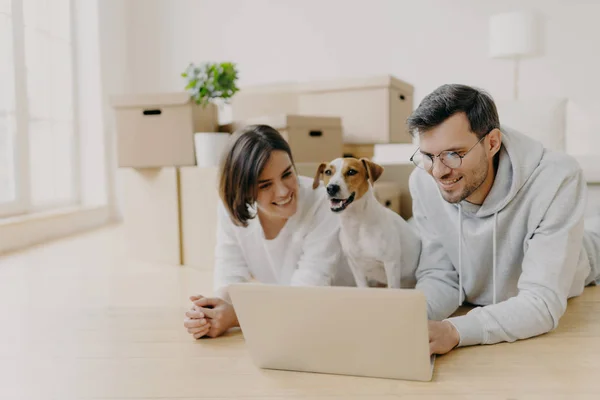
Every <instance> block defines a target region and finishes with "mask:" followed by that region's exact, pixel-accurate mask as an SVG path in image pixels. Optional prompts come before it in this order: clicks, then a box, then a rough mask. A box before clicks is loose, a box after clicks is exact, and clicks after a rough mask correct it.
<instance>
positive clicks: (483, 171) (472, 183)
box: [440, 155, 490, 203]
mask: <svg viewBox="0 0 600 400" xmlns="http://www.w3.org/2000/svg"><path fill="white" fill-rule="evenodd" d="M489 169H490V166H489V164H488V160H487V158H486V157H485V155H482V157H481V159H480V162H479V166H478V167H477V168H475V169H474V170H473V172H472V174H471V175H470V176H467V175H463V179H462V180H463V181H465V182H466V186H465V188H464V189H463V190H462V191H461V192H460V193H456V194H455V193H447V192H444V191H443V190H442V189H441V188H440V192H441V194H442V197H443V198H444V200H446V201H447V202H448V203H460V202H461V201H463V200H464V199H466V198H467V197H469V196H471V195H472V194H473V193H475V191H476V190H477V189H479V188H480V187H481V185H482V184H483V182H485V178H486V177H487V175H488V172H489Z"/></svg>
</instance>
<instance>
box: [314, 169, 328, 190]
mask: <svg viewBox="0 0 600 400" xmlns="http://www.w3.org/2000/svg"><path fill="white" fill-rule="evenodd" d="M326 166H327V164H325V163H321V165H319V168H317V172H316V173H315V179H314V180H313V190H314V189H316V188H318V187H319V181H320V180H321V177H322V176H323V171H325V167H326Z"/></svg>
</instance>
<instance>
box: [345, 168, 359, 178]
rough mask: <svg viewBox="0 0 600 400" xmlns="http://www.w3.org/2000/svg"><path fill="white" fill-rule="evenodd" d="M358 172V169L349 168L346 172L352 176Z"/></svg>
mask: <svg viewBox="0 0 600 400" xmlns="http://www.w3.org/2000/svg"><path fill="white" fill-rule="evenodd" d="M357 173H358V171H356V170H355V169H349V170H348V172H346V175H348V176H352V175H356V174H357Z"/></svg>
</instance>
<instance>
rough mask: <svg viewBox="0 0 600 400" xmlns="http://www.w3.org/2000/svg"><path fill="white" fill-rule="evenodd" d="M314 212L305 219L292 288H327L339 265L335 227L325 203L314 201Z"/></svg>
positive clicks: (339, 253)
mask: <svg viewBox="0 0 600 400" xmlns="http://www.w3.org/2000/svg"><path fill="white" fill-rule="evenodd" d="M316 204H317V209H316V211H315V212H314V213H311V214H310V216H309V217H308V218H307V221H306V223H307V224H308V225H307V226H306V232H308V233H307V234H306V236H304V238H303V242H302V249H301V252H302V253H301V255H300V258H299V261H298V265H297V268H296V270H295V271H294V274H293V275H292V277H291V285H292V286H328V285H331V284H332V280H333V277H334V274H335V271H336V268H337V266H338V263H339V261H340V257H341V245H340V242H339V223H338V220H337V216H336V215H335V214H334V213H332V212H331V210H329V205H328V202H327V201H325V200H322V199H319V200H317V202H316Z"/></svg>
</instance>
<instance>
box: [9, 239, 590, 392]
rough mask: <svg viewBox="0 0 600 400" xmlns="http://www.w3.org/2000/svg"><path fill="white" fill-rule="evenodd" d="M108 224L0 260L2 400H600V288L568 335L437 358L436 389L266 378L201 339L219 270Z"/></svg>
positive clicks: (569, 322) (236, 350)
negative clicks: (190, 323)
mask: <svg viewBox="0 0 600 400" xmlns="http://www.w3.org/2000/svg"><path fill="white" fill-rule="evenodd" d="M122 243H123V241H122V238H121V231H120V229H116V228H109V229H104V230H102V231H100V232H95V233H90V234H86V235H83V236H79V237H75V238H71V239H68V240H65V241H62V242H57V243H54V244H51V245H47V246H41V247H37V248H35V249H31V250H28V251H26V252H22V253H19V254H14V255H11V256H5V257H2V258H0V316H1V321H2V322H1V329H0V399H7V400H12V399H60V400H67V399H138V400H139V399H246V398H254V399H271V400H274V399H328V400H333V399H379V400H387V399H397V398H399V397H400V398H417V399H426V398H427V399H429V398H442V397H443V398H444V399H540V400H541V399H554V398H556V399H598V398H600V289H599V288H588V289H586V291H585V293H584V295H583V296H582V297H580V298H577V299H574V300H572V301H570V304H569V310H568V312H567V314H566V316H565V317H564V318H563V320H562V321H561V326H560V328H559V329H558V330H557V331H556V332H553V333H551V334H548V335H545V336H542V337H538V338H535V339H532V340H527V341H522V342H518V343H514V344H501V345H494V346H486V347H472V348H465V349H459V350H457V351H454V352H453V353H451V354H449V355H447V356H442V357H439V358H438V359H437V361H436V367H435V373H434V378H433V381H432V382H429V383H415V382H404V381H393V380H384V379H368V378H356V377H345V376H333V375H324V374H307V373H295V372H282V371H266V370H259V369H257V368H255V367H254V365H253V364H252V362H251V360H250V359H249V357H248V355H247V353H246V350H245V347H244V340H243V337H242V335H241V334H240V333H239V332H236V333H233V334H230V335H228V336H226V337H222V338H218V339H209V340H200V341H196V340H193V339H192V338H191V337H190V336H189V335H188V334H187V333H186V332H185V330H184V329H183V327H182V321H183V312H184V310H185V309H186V308H187V307H188V301H187V297H188V295H190V294H192V293H198V292H206V290H209V288H210V285H211V274H210V271H209V270H206V271H202V270H194V269H190V268H184V267H175V266H170V265H149V264H143V263H139V262H134V261H127V259H126V257H125V256H124V254H125V251H124V249H123V245H122Z"/></svg>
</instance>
